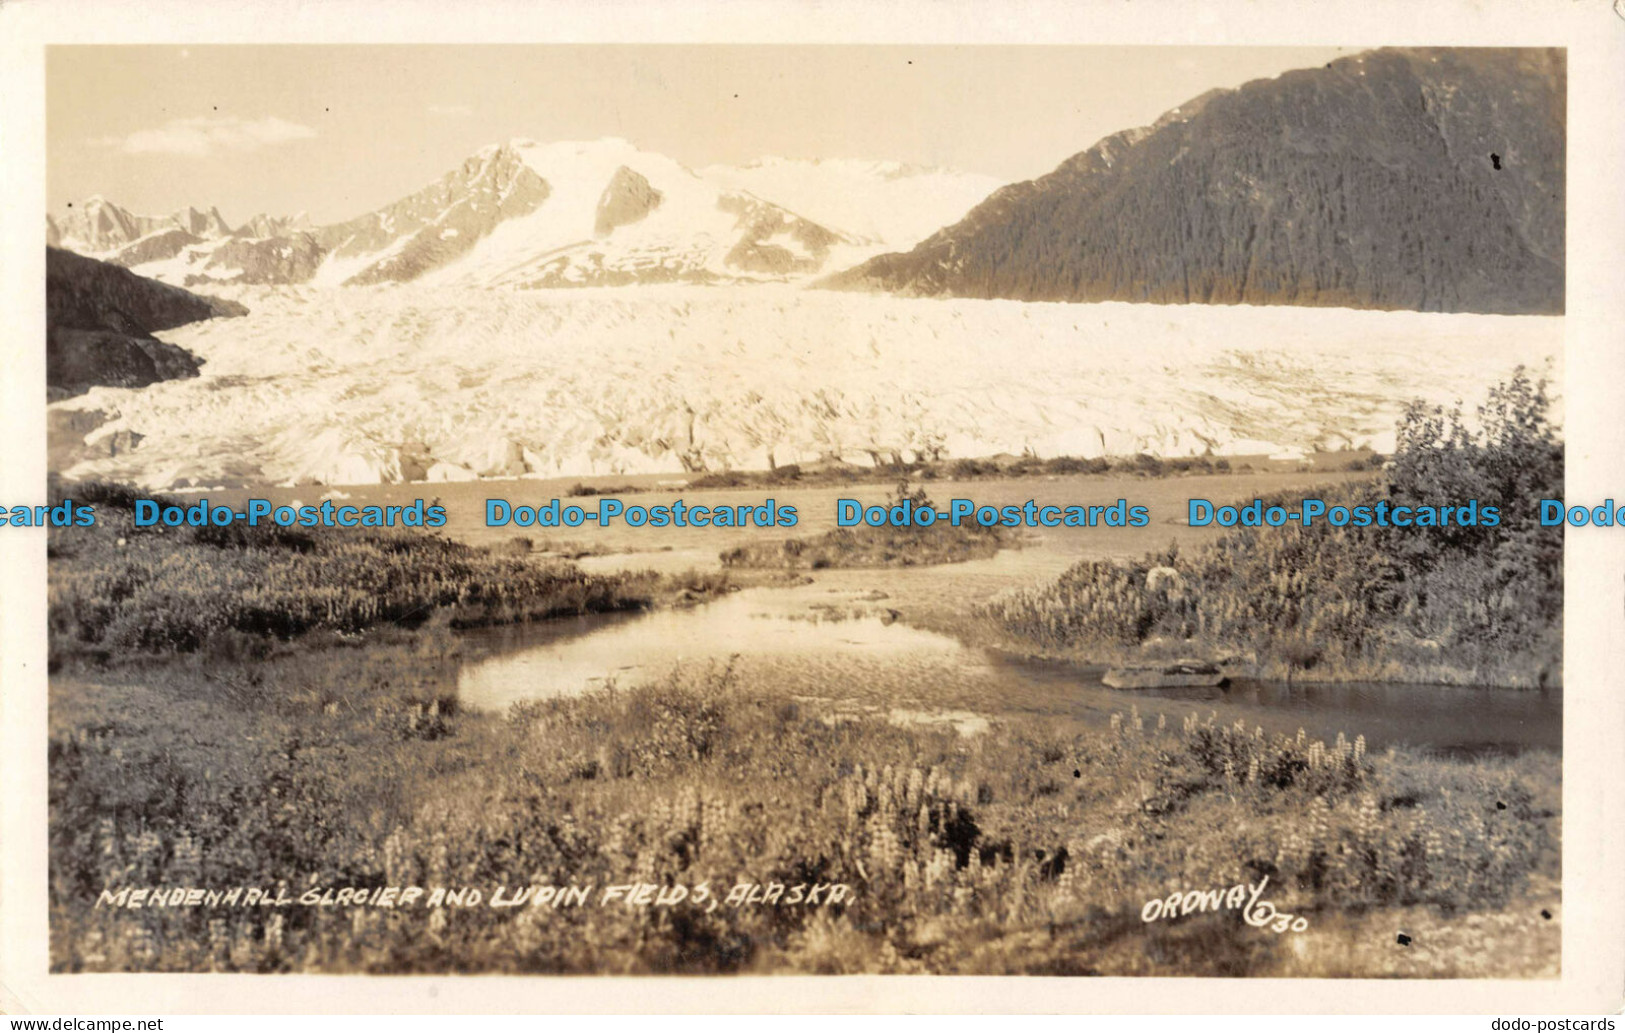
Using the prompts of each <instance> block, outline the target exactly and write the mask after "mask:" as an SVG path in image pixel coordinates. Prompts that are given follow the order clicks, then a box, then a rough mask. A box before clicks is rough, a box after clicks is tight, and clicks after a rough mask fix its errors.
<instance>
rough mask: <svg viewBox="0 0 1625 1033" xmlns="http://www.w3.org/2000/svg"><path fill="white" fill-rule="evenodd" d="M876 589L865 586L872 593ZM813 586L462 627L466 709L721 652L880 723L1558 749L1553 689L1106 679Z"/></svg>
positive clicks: (693, 667)
mask: <svg viewBox="0 0 1625 1033" xmlns="http://www.w3.org/2000/svg"><path fill="white" fill-rule="evenodd" d="M873 595H878V593H874V594H873ZM873 595H871V594H865V593H862V592H855V591H830V590H828V589H826V588H817V587H803V588H796V589H753V590H748V591H744V592H739V593H736V594H734V595H732V596H728V597H726V598H724V599H721V600H719V601H717V602H714V603H710V604H708V605H705V606H699V607H694V608H692V609H685V610H661V611H657V612H654V613H647V614H634V615H611V616H595V617H585V618H578V619H573V620H564V621H553V622H548V623H546V624H541V625H528V626H521V627H515V628H495V629H482V630H479V631H473V632H469V633H467V635H468V638H469V639H470V640H471V644H473V645H475V646H477V648H476V649H475V650H473V653H474V655H475V656H476V657H477V658H476V659H473V660H471V661H470V662H469V663H468V664H467V665H466V666H465V667H464V669H463V671H462V672H461V675H460V678H459V684H458V688H459V695H460V699H461V702H462V704H463V705H464V706H467V707H472V708H475V709H481V710H496V711H501V710H505V709H507V707H508V706H509V705H510V704H512V703H514V702H516V701H519V700H531V699H544V698H548V697H555V696H565V695H571V694H575V693H580V692H583V691H586V690H589V689H592V688H594V687H600V686H604V685H607V684H615V685H617V686H622V687H626V686H631V685H635V684H640V683H644V682H647V681H650V680H654V679H658V678H661V677H665V676H666V675H667V674H669V672H670V671H671V670H672V668H673V667H674V666H681V667H683V668H685V669H687V670H689V671H690V672H704V671H707V670H713V669H714V670H720V669H721V668H722V667H723V666H725V665H727V664H729V663H730V662H731V663H732V664H733V671H734V673H735V675H736V677H737V678H738V679H739V680H740V682H741V683H742V684H745V685H748V686H751V687H752V688H755V689H758V690H762V691H767V692H770V693H776V694H780V695H783V696H786V697H814V698H819V699H827V700H832V701H835V702H837V703H839V704H841V705H843V706H851V707H855V708H859V709H862V710H868V711H871V712H879V713H882V714H887V715H889V716H891V718H892V719H893V720H916V721H936V720H940V721H944V722H946V723H950V724H953V725H955V726H956V727H959V728H960V729H961V731H964V732H967V733H974V732H975V731H976V730H977V729H979V728H982V727H985V726H986V722H987V721H988V720H997V719H998V718H999V717H1000V716H1009V715H1029V716H1043V715H1046V714H1047V715H1056V716H1066V717H1069V718H1074V719H1081V720H1083V721H1085V722H1087V723H1091V724H1094V723H1098V724H1100V725H1105V724H1108V723H1109V722H1110V720H1111V715H1112V714H1113V713H1117V712H1127V711H1128V710H1129V708H1130V707H1131V706H1137V707H1138V708H1139V710H1140V712H1141V713H1142V714H1143V715H1145V716H1146V717H1148V718H1151V719H1153V720H1154V719H1155V717H1156V715H1157V714H1159V713H1163V714H1166V715H1167V717H1168V720H1169V722H1170V723H1172V722H1174V721H1177V720H1179V719H1180V718H1182V717H1184V716H1185V715H1186V714H1189V713H1191V712H1192V711H1196V712H1198V713H1200V714H1201V715H1202V716H1204V717H1205V716H1206V715H1207V714H1208V713H1209V712H1217V714H1218V716H1219V718H1220V720H1223V721H1234V720H1236V719H1238V718H1240V719H1244V720H1246V721H1247V722H1248V723H1249V724H1257V725H1262V726H1263V727H1264V728H1265V729H1267V730H1269V731H1272V732H1284V733H1288V734H1290V733H1292V732H1295V731H1296V730H1297V729H1298V728H1300V727H1301V728H1303V729H1305V730H1306V731H1307V732H1308V733H1309V734H1310V735H1311V736H1314V737H1317V738H1327V739H1330V738H1332V737H1335V736H1336V735H1337V733H1338V732H1343V733H1344V734H1346V735H1347V736H1348V737H1349V738H1351V739H1352V738H1353V737H1354V736H1356V735H1364V736H1365V737H1366V739H1367V741H1368V742H1369V743H1370V744H1371V745H1373V746H1385V745H1389V744H1400V743H1404V744H1410V745H1416V746H1430V747H1435V748H1439V749H1445V750H1451V751H1480V750H1491V751H1494V750H1518V749H1523V748H1529V747H1542V748H1548V749H1554V750H1555V749H1560V748H1561V744H1562V694H1561V692H1560V691H1546V692H1525V691H1513V690H1506V689H1488V688H1453V687H1441V686H1417V685H1394V684H1335V685H1305V684H1293V685H1287V684H1284V683H1278V682H1259V681H1247V680H1242V681H1237V682H1232V683H1231V684H1229V685H1227V686H1225V687H1224V688H1216V689H1151V690H1136V691H1119V690H1115V689H1110V688H1107V687H1106V686H1104V685H1102V684H1101V683H1100V675H1101V673H1102V672H1101V671H1100V670H1098V669H1087V668H1079V667H1076V666H1073V665H1070V664H1062V663H1054V662H1041V661H1033V660H1025V659H1017V658H1012V657H1008V656H1004V655H1002V654H999V653H997V652H993V651H989V650H985V649H979V648H971V647H967V646H965V645H963V644H961V643H960V642H959V641H958V640H956V639H954V638H951V637H948V636H945V635H939V634H936V633H933V632H929V631H922V630H920V629H918V628H913V627H909V626H908V625H906V624H904V623H902V622H901V621H898V620H896V619H895V614H894V611H891V610H890V609H888V608H887V601H886V600H885V599H884V598H880V599H876V598H874V597H873Z"/></svg>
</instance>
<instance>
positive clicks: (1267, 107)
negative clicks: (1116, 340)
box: [824, 48, 1567, 313]
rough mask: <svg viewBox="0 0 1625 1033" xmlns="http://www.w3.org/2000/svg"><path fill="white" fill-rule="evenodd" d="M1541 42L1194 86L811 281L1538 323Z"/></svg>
mask: <svg viewBox="0 0 1625 1033" xmlns="http://www.w3.org/2000/svg"><path fill="white" fill-rule="evenodd" d="M1566 92H1567V74H1566V69H1565V60H1564V53H1563V51H1561V50H1537V49H1492V48H1441V49H1385V50H1378V51H1372V52H1369V53H1365V54H1360V55H1356V56H1353V57H1348V58H1343V59H1341V60H1338V61H1334V62H1332V63H1331V64H1328V65H1326V66H1325V67H1324V68H1316V69H1309V70H1303V71H1295V72H1289V73H1287V74H1285V75H1282V76H1280V77H1279V78H1276V79H1270V80H1260V81H1258V82H1253V83H1249V84H1247V85H1245V86H1243V87H1241V88H1239V89H1236V90H1224V91H1214V92H1211V93H1209V94H1206V95H1204V96H1202V97H1199V98H1197V99H1196V100H1194V101H1192V102H1190V103H1188V104H1186V105H1184V106H1182V107H1181V108H1178V109H1175V110H1174V111H1172V112H1169V113H1168V115H1166V116H1164V117H1163V118H1162V119H1160V120H1159V121H1158V122H1157V123H1156V124H1155V125H1153V126H1150V127H1146V128H1143V129H1135V130H1129V131H1127V132H1123V133H1118V134H1116V135H1114V136H1111V137H1108V138H1107V139H1105V140H1102V141H1101V142H1100V143H1098V144H1096V145H1095V146H1094V147H1092V148H1090V149H1089V150H1087V151H1084V152H1083V153H1081V154H1078V155H1076V156H1074V157H1072V158H1069V159H1068V160H1067V161H1065V162H1063V163H1062V164H1061V165H1060V166H1059V167H1058V168H1057V169H1056V170H1055V171H1054V172H1051V173H1049V174H1048V175H1046V176H1043V177H1041V178H1039V179H1036V180H1032V181H1030V182H1026V183H1018V184H1014V185H1011V186H1008V187H1005V188H1003V189H1001V190H999V191H997V192H995V193H994V194H993V195H992V196H991V197H989V198H988V200H987V201H985V202H983V203H982V204H981V205H979V206H977V207H976V208H974V209H972V211H971V212H970V213H969V214H968V215H967V216H966V217H965V218H964V219H963V220H961V221H960V222H958V223H956V224H954V225H953V226H949V227H947V228H946V229H943V230H941V231H939V232H938V233H936V234H935V235H933V236H931V237H930V238H928V239H926V240H925V241H923V242H921V243H920V244H919V245H918V246H917V247H915V248H914V249H913V250H912V251H910V252H908V253H906V254H889V255H882V256H879V257H877V258H874V259H871V260H870V261H868V262H866V263H864V264H863V265H861V266H858V267H857V268H855V269H852V270H848V271H846V272H843V273H840V274H837V275H836V276H834V277H831V278H829V279H828V280H826V281H825V282H824V285H825V286H830V287H838V288H859V289H865V288H866V289H881V290H888V291H896V292H899V293H904V294H912V295H954V296H962V297H978V298H1018V299H1024V300H1033V301H1140V302H1173V303H1188V302H1207V303H1238V302H1245V303H1249V304H1291V305H1336V306H1348V307H1354V308H1380V309H1415V310H1421V311H1445V312H1490V313H1560V312H1562V311H1563V287H1564V251H1563V248H1564V168H1565V137H1566V120H1565V104H1566Z"/></svg>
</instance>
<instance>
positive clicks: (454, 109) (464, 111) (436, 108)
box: [429, 104, 474, 115]
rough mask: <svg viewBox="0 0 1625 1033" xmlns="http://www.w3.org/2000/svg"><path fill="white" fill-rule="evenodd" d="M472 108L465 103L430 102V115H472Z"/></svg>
mask: <svg viewBox="0 0 1625 1033" xmlns="http://www.w3.org/2000/svg"><path fill="white" fill-rule="evenodd" d="M473 113H474V109H473V108H471V107H469V106H468V105H467V104H430V105H429V114H431V115H472V114H473Z"/></svg>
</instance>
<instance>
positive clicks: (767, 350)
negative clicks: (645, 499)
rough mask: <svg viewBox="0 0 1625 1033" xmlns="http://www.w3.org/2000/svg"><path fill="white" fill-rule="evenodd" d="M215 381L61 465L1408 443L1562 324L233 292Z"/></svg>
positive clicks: (614, 463) (786, 456) (93, 404)
mask: <svg viewBox="0 0 1625 1033" xmlns="http://www.w3.org/2000/svg"><path fill="white" fill-rule="evenodd" d="M226 293H228V294H229V296H232V297H235V298H237V299H238V300H241V301H243V302H245V303H246V304H247V305H248V307H249V309H250V314H249V315H248V316H245V317H239V318H235V319H216V320H208V321H205V322H201V323H195V324H191V325H189V326H186V327H182V328H179V329H176V330H173V331H170V332H168V333H167V334H166V336H167V337H168V338H169V339H170V340H171V341H172V342H173V343H175V344H178V345H180V346H182V347H185V348H187V349H189V350H191V351H192V352H193V353H195V354H196V355H198V356H199V357H201V358H202V359H203V360H204V366H203V367H202V375H201V376H199V377H197V378H195V379H187V380H177V381H168V382H164V383H159V384H154V385H152V386H150V387H146V388H141V389H115V388H105V387H104V388H94V389H92V390H91V391H89V392H88V393H86V394H84V395H81V396H78V397H75V398H72V399H67V400H64V401H61V402H57V403H54V404H53V405H52V406H51V407H50V411H51V418H52V424H53V426H58V427H66V428H69V430H68V431H67V432H66V433H68V434H69V435H70V436H71V438H72V440H71V441H70V442H69V445H71V447H70V448H67V449H66V450H64V451H63V452H62V455H64V456H66V458H64V459H62V460H61V461H60V468H62V469H63V471H64V472H65V473H66V474H67V476H69V477H72V478H91V477H96V478H107V479H115V480H120V481H127V482H131V483H135V484H138V485H141V486H144V487H147V488H151V489H162V488H175V487H185V486H199V485H209V486H213V485H226V484H252V483H279V484H282V483H289V484H321V485H353V484H375V483H397V482H411V481H444V480H466V479H471V478H475V477H553V476H580V475H592V474H631V473H672V474H680V473H684V472H694V471H699V470H721V469H765V468H767V467H769V466H772V465H775V464H776V465H784V464H788V463H809V462H816V461H820V460H841V461H847V462H858V463H870V462H885V461H889V460H891V459H893V458H904V459H912V458H915V457H920V456H936V457H962V456H987V455H994V454H998V453H1003V452H1011V453H1019V452H1032V453H1034V454H1036V455H1038V456H1041V457H1048V456H1054V455H1074V456H1082V457H1092V456H1098V455H1130V454H1135V453H1139V452H1148V453H1152V454H1156V455H1161V456H1165V457H1171V456H1188V455H1239V454H1260V453H1273V454H1290V453H1295V452H1306V451H1311V450H1335V449H1339V448H1355V447H1370V448H1375V449H1377V450H1379V451H1387V450H1390V449H1391V448H1392V446H1393V429H1394V422H1395V420H1396V418H1397V417H1398V415H1399V413H1400V411H1401V409H1402V408H1403V406H1404V405H1405V403H1406V402H1408V401H1409V400H1411V399H1412V398H1423V399H1425V400H1428V401H1431V402H1438V403H1446V404H1448V403H1451V402H1455V401H1458V400H1461V401H1465V402H1467V403H1469V404H1468V408H1469V411H1470V409H1471V405H1472V403H1474V402H1476V401H1477V400H1478V399H1480V398H1481V397H1482V395H1483V392H1484V390H1485V389H1486V388H1487V387H1488V386H1489V385H1491V384H1492V383H1494V382H1495V381H1497V380H1499V379H1501V378H1504V377H1505V376H1506V375H1507V374H1508V373H1509V372H1510V371H1511V370H1512V369H1513V368H1514V367H1515V366H1517V365H1520V364H1521V365H1525V366H1531V367H1535V368H1536V369H1538V370H1540V371H1543V372H1545V373H1546V374H1547V375H1549V376H1551V377H1552V378H1553V381H1554V385H1556V384H1560V382H1561V381H1560V376H1561V363H1562V342H1563V336H1562V326H1563V321H1562V319H1561V318H1560V317H1541V316H1484V315H1460V314H1457V315H1441V314H1433V313H1417V312H1380V311H1355V310H1346V309H1324V308H1291V307H1249V306H1173V305H1133V304H1124V303H1105V304H1064V303H1029V302H1016V301H979V300H968V299H911V298H900V297H893V296H887V295H863V294H852V293H842V292H831V291H822V290H816V289H805V288H800V287H796V286H793V285H776V284H766V285H762V284H758V285H752V286H695V285H681V284H672V285H642V286H631V287H603V288H598V289H595V290H592V291H579V290H568V289H562V290H547V289H539V290H538V289H532V290H523V291H520V290H509V289H501V288H470V287H455V286H439V287H436V286H428V285H423V284H413V285H410V286H401V285H393V284H385V285H378V286H369V287H353V286H352V287H346V288H342V289H337V288H329V289H324V288H320V287H315V286H277V287H236V288H230V289H229V290H228V291H227V292H226Z"/></svg>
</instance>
